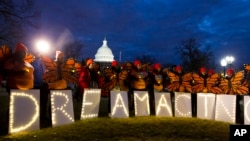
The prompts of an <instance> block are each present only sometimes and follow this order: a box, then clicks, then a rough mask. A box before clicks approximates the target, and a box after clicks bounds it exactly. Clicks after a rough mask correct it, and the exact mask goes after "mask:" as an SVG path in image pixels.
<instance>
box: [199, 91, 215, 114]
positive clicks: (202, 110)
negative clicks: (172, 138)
mask: <svg viewBox="0 0 250 141" xmlns="http://www.w3.org/2000/svg"><path fill="white" fill-rule="evenodd" d="M214 113H215V94H212V93H198V94H197V117H198V118H203V119H214Z"/></svg>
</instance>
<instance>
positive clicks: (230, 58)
mask: <svg viewBox="0 0 250 141" xmlns="http://www.w3.org/2000/svg"><path fill="white" fill-rule="evenodd" d="M225 59H226V61H227V64H228V65H229V67H230V68H231V67H232V64H233V61H234V57H233V56H227V57H226V58H225Z"/></svg>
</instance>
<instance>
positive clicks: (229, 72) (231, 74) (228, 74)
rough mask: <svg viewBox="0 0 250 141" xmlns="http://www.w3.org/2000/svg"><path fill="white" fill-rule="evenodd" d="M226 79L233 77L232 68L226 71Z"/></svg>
mask: <svg viewBox="0 0 250 141" xmlns="http://www.w3.org/2000/svg"><path fill="white" fill-rule="evenodd" d="M226 74H227V77H228V78H231V77H232V76H233V75H234V70H233V69H232V68H229V69H227V72H226Z"/></svg>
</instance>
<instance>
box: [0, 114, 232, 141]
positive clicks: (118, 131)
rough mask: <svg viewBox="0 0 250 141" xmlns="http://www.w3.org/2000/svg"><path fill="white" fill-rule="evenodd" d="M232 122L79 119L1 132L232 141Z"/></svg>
mask: <svg viewBox="0 0 250 141" xmlns="http://www.w3.org/2000/svg"><path fill="white" fill-rule="evenodd" d="M229 125H230V124H229V123H224V122H218V121H212V120H202V119H197V118H177V117H155V116H149V117H130V118H108V117H100V118H94V119H85V120H78V121H76V122H75V123H73V124H68V125H64V126H59V127H54V128H44V129H41V130H37V131H32V132H29V133H17V134H13V135H7V136H1V137H0V140H17V141H33V140H41V141H72V140H73V141H117V140H120V141H127V140H128V141H166V140H169V141H201V140H204V141H217V140H218V141H228V140H229Z"/></svg>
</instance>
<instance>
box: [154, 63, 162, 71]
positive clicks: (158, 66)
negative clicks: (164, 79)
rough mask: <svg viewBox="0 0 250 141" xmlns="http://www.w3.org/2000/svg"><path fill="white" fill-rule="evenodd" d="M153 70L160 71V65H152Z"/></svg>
mask: <svg viewBox="0 0 250 141" xmlns="http://www.w3.org/2000/svg"><path fill="white" fill-rule="evenodd" d="M153 69H154V70H159V69H161V64H160V63H156V64H154V65H153Z"/></svg>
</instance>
